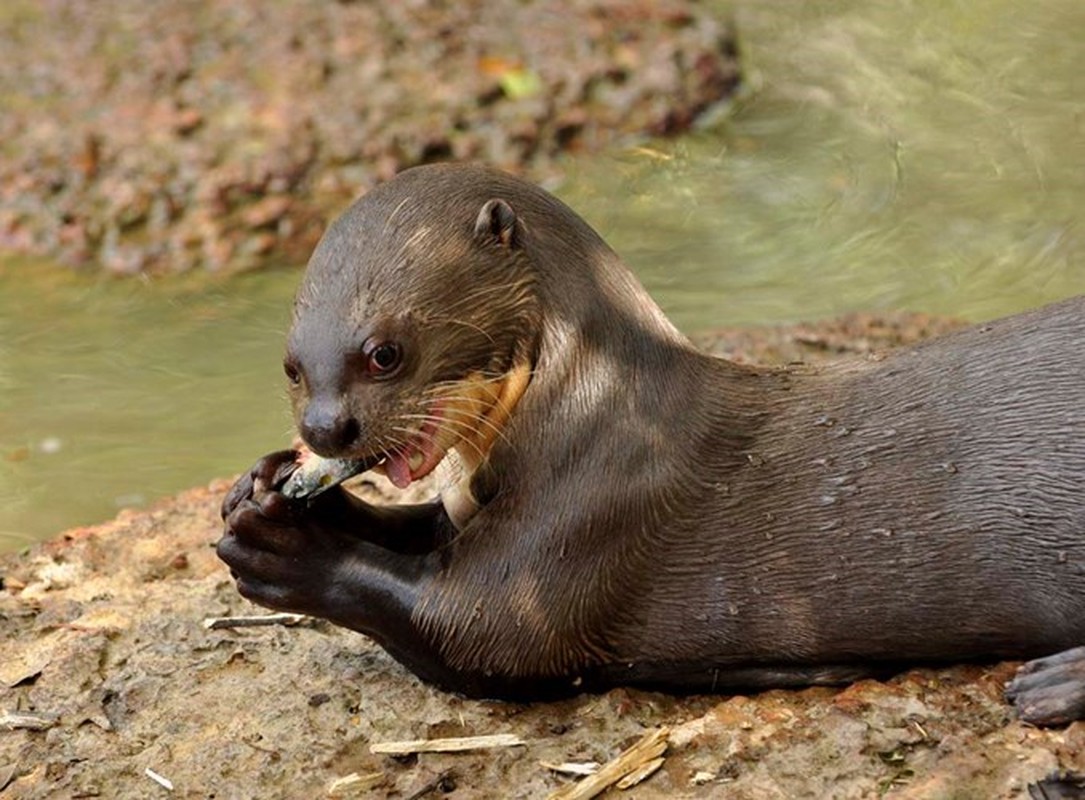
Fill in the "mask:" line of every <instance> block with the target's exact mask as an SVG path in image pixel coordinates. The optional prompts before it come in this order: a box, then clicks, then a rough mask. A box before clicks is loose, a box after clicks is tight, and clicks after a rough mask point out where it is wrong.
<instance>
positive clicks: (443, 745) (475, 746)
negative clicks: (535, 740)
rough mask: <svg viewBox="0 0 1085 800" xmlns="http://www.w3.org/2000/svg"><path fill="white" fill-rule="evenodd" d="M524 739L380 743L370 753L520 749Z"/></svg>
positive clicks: (500, 736)
mask: <svg viewBox="0 0 1085 800" xmlns="http://www.w3.org/2000/svg"><path fill="white" fill-rule="evenodd" d="M526 744H527V742H525V741H524V740H523V739H521V738H520V737H519V736H516V735H514V734H511V733H497V734H493V735H491V736H461V737H457V738H451V739H415V740H411V741H405V742H378V743H377V744H371V745H369V752H370V753H379V754H382V755H386V756H406V755H410V754H412V753H461V752H463V751H464V750H485V749H488V748H491V747H518V746H520V745H526Z"/></svg>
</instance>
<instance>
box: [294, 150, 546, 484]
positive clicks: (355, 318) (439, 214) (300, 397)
mask: <svg viewBox="0 0 1085 800" xmlns="http://www.w3.org/2000/svg"><path fill="white" fill-rule="evenodd" d="M419 173H421V174H419ZM478 174H479V175H480V176H482V177H487V176H489V175H490V173H489V171H486V170H478ZM469 177H470V175H466V176H465V174H464V172H463V171H462V170H456V171H446V170H442V169H441V168H436V167H431V168H418V169H416V170H410V171H408V172H405V173H403V174H402V175H400V176H399V177H397V178H396V179H394V180H392V181H390V182H388V183H386V184H383V185H381V186H379V187H377V188H376V189H374V190H372V191H371V192H369V193H368V194H366V195H365V196H364V197H362V198H361V199H360V200H359V201H357V202H356V203H355V204H354V205H353V206H351V208H350V209H349V210H348V211H347V212H346V213H345V214H343V216H341V217H340V218H339V219H338V220H336V221H335V222H334V223H333V224H332V226H331V227H330V228H329V229H328V231H327V232H326V233H325V235H324V237H323V239H322V240H321V241H320V244H319V245H318V246H317V249H316V251H315V252H314V254H313V256H312V259H311V260H310V262H309V265H308V268H307V270H306V274H305V278H304V280H303V283H302V286H301V289H300V290H299V292H298V295H297V298H296V301H295V305H294V319H293V326H292V329H291V332H290V336H289V340H288V347H287V353H286V358H285V361H284V367H285V371H286V375H287V378H288V380H289V382H290V393H291V398H292V402H293V407H294V416H295V421H296V423H297V427H298V431H299V432H300V434H301V437H302V439H303V440H304V441H305V443H306V444H307V445H308V446H309V447H310V448H311V449H312V450H314V451H315V452H317V453H318V454H320V455H322V456H325V457H331V458H349V459H355V460H359V461H361V462H363V463H364V464H365V465H367V466H371V465H373V464H375V463H377V462H383V465H384V471H385V473H386V474H387V475H388V477H389V478H390V479H391V480H392V482H393V483H395V484H396V485H397V486H399V487H401V488H402V487H405V486H407V485H408V484H409V483H410V482H411V481H413V480H417V479H418V478H421V477H422V476H424V475H426V474H427V473H429V472H430V471H432V470H433V469H434V467H436V465H437V464H438V463H439V462H440V461H441V459H442V457H443V456H444V455H445V454H446V453H447V452H448V451H449V450H450V449H452V448H455V449H456V450H457V451H458V453H459V455H460V458H461V461H463V462H465V463H466V465H467V467H468V470H469V471H472V470H473V469H474V468H475V467H477V466H478V464H480V463H481V462H482V461H484V460H485V458H486V457H487V454H488V451H489V448H490V446H491V445H492V443H493V442H494V440H495V438H496V437H497V436H498V435H500V432H501V429H502V427H503V426H504V425H505V423H506V422H507V420H508V417H509V414H510V413H511V410H512V407H513V406H514V405H515V403H516V401H517V399H518V398H519V396H520V394H521V393H522V392H523V390H524V388H525V387H526V385H527V382H528V380H529V376H530V374H531V367H532V360H533V358H534V348H535V347H536V341H537V338H538V302H537V297H536V294H535V285H534V278H533V270H532V265H531V259H530V257H529V255H528V253H527V251H526V248H525V246H524V238H525V236H524V234H525V229H524V225H523V222H522V221H521V219H520V218H519V217H518V215H517V212H516V210H515V208H514V205H513V202H511V201H509V200H505V199H503V198H501V197H500V196H492V194H491V192H490V191H487V189H492V188H494V187H488V186H487V181H486V180H478V181H472V180H469V179H465V178H469Z"/></svg>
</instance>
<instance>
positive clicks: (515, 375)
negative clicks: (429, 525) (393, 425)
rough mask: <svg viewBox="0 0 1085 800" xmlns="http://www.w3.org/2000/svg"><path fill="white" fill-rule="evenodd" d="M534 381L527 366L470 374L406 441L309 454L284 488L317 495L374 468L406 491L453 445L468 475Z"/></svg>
mask: <svg viewBox="0 0 1085 800" xmlns="http://www.w3.org/2000/svg"><path fill="white" fill-rule="evenodd" d="M530 380H531V367H530V365H528V364H522V365H517V366H514V367H513V368H512V369H511V370H509V371H508V372H507V373H505V374H504V375H503V376H501V377H500V378H497V379H494V378H487V377H485V376H484V375H482V373H472V374H470V375H468V376H467V377H466V378H464V379H463V380H462V381H459V382H457V383H455V384H453V385H451V386H450V387H448V388H447V389H446V390H444V391H442V392H441V393H440V394H439V395H437V396H435V397H434V398H433V400H432V402H431V404H430V405H429V406H428V408H427V411H426V413H425V414H424V418H423V421H422V424H421V425H419V426H417V429H416V430H415V431H414V432H413V433H410V434H408V436H407V442H406V443H405V444H403V445H400V446H398V447H396V448H394V449H391V450H382V451H380V452H378V453H376V454H375V455H373V456H370V457H367V458H361V459H349V458H346V459H345V458H323V457H321V456H317V455H316V454H314V453H311V452H306V453H304V454H303V456H302V459H301V460H300V463H299V466H298V468H297V469H296V470H295V471H294V472H293V474H292V475H290V477H289V478H288V479H287V480H286V482H285V483H284V484H283V487H282V489H281V491H282V493H283V494H284V495H286V496H287V497H290V498H303V497H308V498H313V497H316V496H317V495H318V494H320V493H321V492H324V491H327V490H328V489H331V488H332V487H333V486H338V485H339V484H340V483H342V482H343V481H345V480H348V479H349V478H352V477H354V476H355V475H359V474H361V473H362V472H367V471H369V470H372V469H377V470H379V471H381V472H383V473H384V475H385V476H387V478H388V479H389V480H390V481H391V482H392V484H393V485H395V486H396V487H397V488H399V489H406V488H407V487H408V486H410V485H411V483H413V482H414V481H417V480H419V479H421V478H424V477H425V476H427V475H429V474H430V473H431V472H433V470H434V469H436V468H437V465H438V464H440V463H441V461H443V460H444V458H445V456H446V455H447V454H448V452H449V450H452V449H455V450H456V451H457V453H458V454H459V457H460V461H461V463H462V464H463V466H464V467H465V472H466V474H467V476H468V477H469V476H470V474H471V473H473V472H474V471H475V469H476V468H477V467H478V465H479V464H481V463H482V462H483V461H484V460H485V459H486V457H487V456H488V454H489V452H490V448H491V447H492V446H493V443H494V441H495V440H496V439H497V437H498V436H499V435H501V432H502V430H503V429H504V427H505V425H506V424H507V423H508V420H509V417H510V416H511V414H512V410H513V407H514V406H515V405H516V403H517V401H518V400H519V399H520V396H521V395H522V394H523V392H524V389H526V388H527V384H528V383H529V381H530Z"/></svg>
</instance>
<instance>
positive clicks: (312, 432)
mask: <svg viewBox="0 0 1085 800" xmlns="http://www.w3.org/2000/svg"><path fill="white" fill-rule="evenodd" d="M298 431H299V432H300V433H301V438H302V439H304V440H305V443H306V444H307V445H309V447H310V448H311V449H312V450H313V452H315V453H318V454H319V455H322V456H325V457H328V458H335V457H337V456H341V455H343V454H345V453H346V452H348V451H349V450H350V448H351V447H352V446H353V445H355V444H356V443H357V441H358V436H359V434H360V433H361V426H360V425H359V424H358V420H357V419H355V418H354V415H353V414H351V413H350V411H349V410H348V409H347V408H346V407H345V406H344V405H343V404H342V403H341V402H338V401H336V400H320V399H313V400H310V401H309V403H308V404H307V405H306V406H305V413H304V414H302V417H301V420H300V422H299V424H298Z"/></svg>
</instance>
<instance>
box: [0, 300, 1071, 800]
mask: <svg viewBox="0 0 1085 800" xmlns="http://www.w3.org/2000/svg"><path fill="white" fill-rule="evenodd" d="M947 327H952V325H951V324H950V323H945V322H939V321H937V320H930V319H926V318H922V317H892V318H885V317H876V316H855V317H850V318H848V319H846V320H843V321H840V322H837V323H826V324H819V325H805V326H796V327H793V328H776V329H771V330H767V331H730V332H723V333H721V334H718V335H715V336H713V337H709V341H710V342H711V345H712V346H713V347H714V348H715V349H716V350H718V351H720V352H726V353H729V354H730V355H732V356H735V357H738V358H744V359H749V360H759V361H779V360H783V361H789V360H795V359H798V358H802V359H805V360H808V361H810V360H821V359H825V358H836V357H862V354H863V353H865V352H868V351H870V350H877V349H881V348H884V347H885V346H887V345H891V344H895V343H897V342H898V341H901V340H912V339H915V338H920V337H923V336H927V335H931V334H935V333H938V332H939V331H941V330H945V329H946V328H947ZM255 455H258V454H254V456H255ZM227 485H228V482H227V481H218V482H215V483H214V484H212V485H211V486H209V487H207V488H201V489H195V490H192V491H189V492H187V493H185V494H183V495H181V496H179V497H177V498H175V499H173V500H170V501H168V502H165V503H162V504H160V505H159V506H158V507H157V508H155V509H154V510H151V511H147V512H126V513H123V514H121V515H120V516H119V517H118V518H117V519H115V520H113V521H112V522H108V523H106V524H104V525H99V526H95V527H89V528H80V529H77V530H73V531H69V532H68V533H66V534H64V535H63V536H61V537H59V538H58V539H56V540H55V541H52V542H48V543H45V544H42V545H39V546H37V547H35V548H34V549H33V550H31V551H30V552H29V554H21V555H8V556H5V557H3V558H0V577H2V580H3V589H2V590H0V636H2V638H0V642H2V644H0V713H3V714H4V715H5V716H4V721H3V722H0V797H3V798H5V800H8V799H9V798H10V799H12V800H14V798H20V799H21V798H56V797H64V798H78V797H109V798H137V797H138V798H148V797H156V796H162V797H166V796H170V797H183V798H212V797H213V798H249V797H261V798H298V797H320V796H326V795H327V794H328V790H329V787H330V786H332V785H333V782H334V781H335V780H336V779H337V778H342V777H344V776H347V775H351V774H357V775H358V776H361V780H362V782H361V783H360V784H358V785H359V786H361V787H364V788H359V789H358V791H357V792H356V793H355V795H353V796H362V797H370V796H371V797H378V798H385V797H388V798H406V797H412V796H418V795H417V794H416V793H417V792H418V791H420V790H422V789H427V787H428V791H427V792H426V793H425V795H424V796H427V797H442V796H447V797H451V798H464V799H466V798H495V797H545V796H546V795H547V794H548V793H550V792H551V791H553V790H555V789H557V788H559V787H561V786H563V785H566V784H567V783H569V782H570V781H571V780H572V779H571V778H568V777H563V776H561V775H559V774H556V773H555V772H553V771H551V770H550V769H548V768H547V767H544V766H543V765H542V763H541V762H550V763H562V762H586V761H596V762H606V761H608V760H609V759H612V758H613V757H615V756H616V755H617V754H618V753H619V752H620V751H621V750H622V749H623V748H624V747H626V746H628V745H630V744H631V743H633V742H635V741H636V740H637V739H638V738H639V737H641V736H642V735H643V734H644V733H645V732H646V731H649V730H652V729H655V728H657V727H659V726H667V727H668V728H669V730H670V734H669V745H668V749H667V751H666V756H665V760H664V762H663V766H662V768H661V769H660V770H659V771H658V772H656V773H655V774H654V775H652V776H651V777H650V778H648V779H647V780H646V781H645V782H644V783H642V784H640V785H639V786H636V787H634V788H633V789H631V790H629V791H627V792H618V791H617V790H612V791H611V794H610V795H608V796H613V797H635V798H645V799H647V798H676V797H677V798H684V797H691V798H692V797H724V798H748V799H749V800H761V799H762V798H764V799H766V800H767V799H769V798H772V799H775V798H802V797H811V798H824V797H834V798H876V797H888V798H962V799H967V798H975V799H976V800H981V799H982V800H990V799H991V798H1016V797H1024V796H1027V795H1026V785H1027V784H1028V783H1029V782H1031V781H1036V780H1039V779H1041V778H1043V777H1044V776H1046V775H1048V774H1049V773H1051V772H1053V771H1055V770H1057V769H1075V770H1078V771H1083V770H1085V723H1080V722H1079V723H1075V724H1073V725H1071V726H1069V727H1068V728H1062V729H1056V730H1038V729H1035V728H1032V727H1029V726H1027V725H1024V724H1022V723H1021V722H1018V721H1016V720H1014V719H1013V716H1012V713H1011V712H1010V710H1009V709H1008V708H1007V706H1006V705H1005V704H1004V703H1003V700H1002V686H1003V683H1004V682H1005V681H1006V680H1007V679H1008V678H1009V677H1010V675H1011V674H1012V672H1013V669H1014V665H1013V664H998V665H971V666H955V667H947V668H944V669H920V670H915V671H912V672H908V673H906V674H904V675H900V676H898V677H896V678H894V679H892V680H890V681H887V682H876V681H864V682H862V683H858V684H856V685H853V686H851V687H849V688H845V689H841V690H834V689H827V688H818V689H809V690H805V691H772V692H766V693H764V694H760V695H756V696H753V697H742V696H737V697H716V696H696V697H685V698H675V697H669V696H667V695H663V694H654V693H647V692H640V691H625V690H618V691H612V692H610V693H608V694H605V695H602V696H585V697H579V698H575V699H572V700H568V701H564V702H558V703H545V704H537V705H513V704H505V703H496V702H477V701H470V700H464V699H461V698H457V697H454V696H451V695H447V694H442V693H441V692H438V691H436V690H434V689H432V688H430V687H428V686H425V685H422V684H420V683H419V682H418V681H417V680H416V679H415V678H414V677H413V676H411V675H410V674H409V673H407V672H405V671H404V670H403V669H402V668H401V667H400V666H398V665H397V664H396V663H395V662H393V661H392V660H391V659H390V658H388V657H387V656H386V655H385V654H384V653H383V652H382V651H381V650H379V649H378V648H377V647H376V646H375V645H373V644H372V643H370V642H369V641H368V640H367V639H365V638H364V637H362V636H360V635H358V634H354V633H351V632H348V631H344V630H338V629H335V628H333V627H331V626H328V625H326V624H323V623H314V624H312V625H303V626H297V627H263V628H250V629H240V628H234V629H229V628H228V629H224V630H207V629H206V628H205V627H204V625H203V621H204V620H205V619H206V618H208V617H216V616H223V615H233V614H247V613H254V612H259V610H258V609H255V608H253V607H251V606H249V605H248V604H247V603H246V602H244V601H243V600H241V599H240V598H239V597H238V595H237V594H236V592H235V591H234V587H233V584H232V582H231V581H230V579H229V576H228V574H227V573H226V570H225V569H224V568H223V566H222V565H221V564H220V563H219V562H218V561H217V560H216V559H215V557H214V553H213V551H212V545H213V543H214V542H215V540H216V539H217V538H218V535H219V529H220V523H219V519H218V515H217V509H218V505H219V502H220V500H221V497H222V494H223V492H224V491H225V490H226V488H227ZM5 723H7V728H5ZM495 733H511V734H516V735H518V736H520V737H521V738H522V739H524V740H525V741H526V742H527V743H526V744H525V745H522V746H516V747H508V748H500V749H495V750H488V751H477V752H469V753H462V754H425V755H420V756H410V757H405V758H392V757H389V756H383V755H374V754H372V753H371V752H370V745H371V744H373V743H380V742H388V741H394V740H404V739H429V738H434V737H450V736H467V735H483V734H495ZM146 770H152V771H153V772H154V773H155V774H157V775H159V776H162V777H163V778H165V779H167V780H169V781H170V782H172V786H173V789H172V791H169V790H167V789H165V788H163V787H162V786H161V785H160V784H159V783H156V782H155V780H154V779H153V778H152V777H151V776H150V775H149V774H148V773H147V772H146ZM441 776H444V780H442V781H438V780H436V779H437V778H439V777H441ZM344 796H350V795H344Z"/></svg>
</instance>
